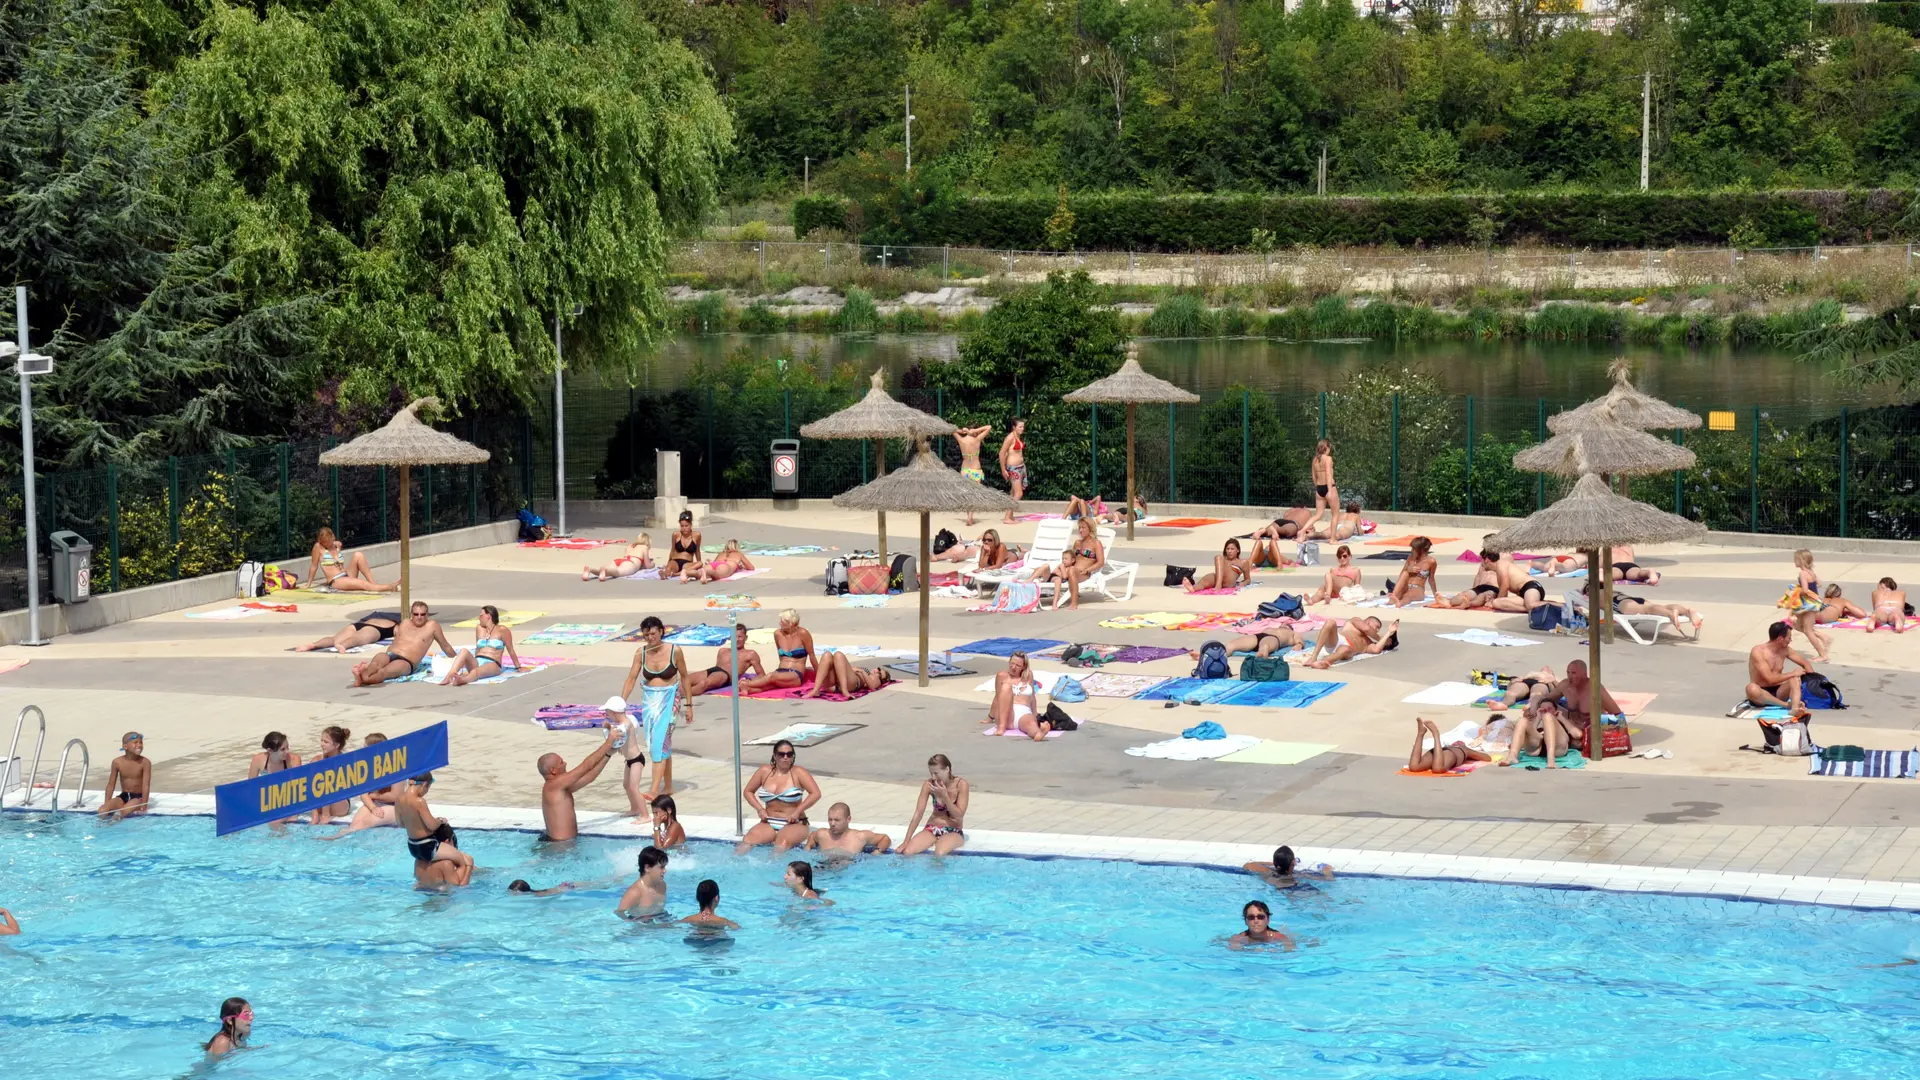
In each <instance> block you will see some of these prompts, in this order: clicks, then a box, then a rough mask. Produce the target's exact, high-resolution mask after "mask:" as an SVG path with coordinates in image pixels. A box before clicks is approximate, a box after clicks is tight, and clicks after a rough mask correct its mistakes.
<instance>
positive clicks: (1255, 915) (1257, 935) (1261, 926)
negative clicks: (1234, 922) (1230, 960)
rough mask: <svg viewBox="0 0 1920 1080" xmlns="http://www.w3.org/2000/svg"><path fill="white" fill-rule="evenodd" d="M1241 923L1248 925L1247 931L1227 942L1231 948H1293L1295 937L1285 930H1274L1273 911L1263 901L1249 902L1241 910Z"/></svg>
mask: <svg viewBox="0 0 1920 1080" xmlns="http://www.w3.org/2000/svg"><path fill="white" fill-rule="evenodd" d="M1240 921H1242V922H1244V923H1246V924H1247V928H1246V929H1245V930H1242V931H1240V932H1239V933H1237V934H1235V935H1233V937H1232V939H1230V940H1229V941H1228V942H1227V946H1228V947H1229V948H1234V949H1244V948H1246V947H1247V946H1249V945H1278V946H1280V947H1281V948H1283V949H1291V948H1293V935H1291V934H1289V933H1287V932H1286V931H1285V930H1275V929H1274V928H1273V909H1272V908H1269V907H1268V906H1267V905H1266V902H1265V901H1263V900H1249V901H1247V906H1246V907H1243V908H1241V909H1240Z"/></svg>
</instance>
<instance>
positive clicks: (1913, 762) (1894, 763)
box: [1807, 750, 1920, 780]
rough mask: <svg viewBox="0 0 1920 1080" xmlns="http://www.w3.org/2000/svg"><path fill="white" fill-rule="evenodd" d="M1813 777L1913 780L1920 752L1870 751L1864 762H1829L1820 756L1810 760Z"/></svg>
mask: <svg viewBox="0 0 1920 1080" xmlns="http://www.w3.org/2000/svg"><path fill="white" fill-rule="evenodd" d="M1808 760H1809V761H1810V762H1811V763H1812V764H1810V765H1809V766H1808V767H1807V772H1808V773H1809V774H1811V775H1813V776H1851V777H1870V778H1877V779H1881V780H1911V779H1913V777H1914V773H1915V771H1916V770H1917V769H1920V750H1869V751H1867V754H1866V760H1864V761H1828V760H1826V759H1825V758H1823V757H1821V756H1820V755H1819V754H1815V755H1813V757H1811V758H1809V759H1808Z"/></svg>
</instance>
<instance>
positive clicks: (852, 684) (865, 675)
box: [800, 652, 893, 698]
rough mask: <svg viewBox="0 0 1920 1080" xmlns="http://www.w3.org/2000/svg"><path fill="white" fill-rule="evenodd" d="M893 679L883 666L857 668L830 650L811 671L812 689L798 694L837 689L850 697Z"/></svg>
mask: <svg viewBox="0 0 1920 1080" xmlns="http://www.w3.org/2000/svg"><path fill="white" fill-rule="evenodd" d="M892 681H893V672H891V671H889V670H887V668H886V667H885V666H881V667H871V668H859V667H854V666H853V661H851V660H848V659H847V658H846V656H845V655H844V654H842V653H837V652H830V653H828V654H827V658H826V659H825V660H822V661H821V662H820V669H819V670H818V671H815V672H814V673H813V689H811V690H809V691H807V692H806V693H804V694H802V695H800V696H801V697H802V698H816V697H819V696H820V695H821V694H823V693H828V692H831V691H834V690H838V691H839V692H840V693H842V694H845V695H847V696H848V697H852V696H853V695H855V694H865V693H870V692H872V691H874V690H878V689H880V688H881V687H883V686H885V685H887V684H888V683H890V682H892Z"/></svg>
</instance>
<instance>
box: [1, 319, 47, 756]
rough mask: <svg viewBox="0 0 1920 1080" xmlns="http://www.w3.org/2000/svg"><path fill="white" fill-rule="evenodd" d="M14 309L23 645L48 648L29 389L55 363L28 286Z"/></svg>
mask: <svg viewBox="0 0 1920 1080" xmlns="http://www.w3.org/2000/svg"><path fill="white" fill-rule="evenodd" d="M13 308H14V312H15V317H16V319H17V321H18V326H19V331H20V343H19V345H17V346H15V347H14V348H13V349H12V350H9V351H11V352H12V353H13V355H14V356H15V357H17V360H16V361H15V362H16V365H17V367H18V370H19V372H20V462H21V471H22V472H23V473H24V476H23V477H22V478H21V494H22V495H23V496H24V497H25V498H24V502H25V505H24V506H23V507H22V508H21V509H22V510H24V511H25V514H26V526H27V638H26V640H25V641H22V642H21V643H20V644H22V645H45V644H47V639H46V638H43V637H41V636H40V520H39V516H38V515H37V513H36V512H35V509H34V490H33V391H32V390H30V389H28V388H27V377H28V376H29V375H31V374H35V373H44V372H47V371H51V370H52V361H51V360H48V359H47V358H46V357H43V356H35V355H34V354H33V352H32V350H30V349H29V348H28V347H27V287H26V286H25V285H16V286H14V288H13ZM4 355H6V352H4V351H0V356H4ZM29 784H31V781H29Z"/></svg>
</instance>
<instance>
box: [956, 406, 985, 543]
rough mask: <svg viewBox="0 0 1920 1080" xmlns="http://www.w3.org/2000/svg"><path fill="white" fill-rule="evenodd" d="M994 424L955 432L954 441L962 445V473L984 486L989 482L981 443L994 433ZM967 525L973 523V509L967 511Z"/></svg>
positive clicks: (959, 429)
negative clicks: (982, 457)
mask: <svg viewBox="0 0 1920 1080" xmlns="http://www.w3.org/2000/svg"><path fill="white" fill-rule="evenodd" d="M992 432H993V425H992V424H982V425H980V426H979V427H963V428H958V429H956V430H955V431H954V433H953V441H954V442H956V443H958V444H959V446H960V475H961V476H964V477H966V478H967V479H969V480H971V481H973V482H974V483H976V484H979V485H981V486H982V487H984V486H986V483H987V470H985V469H983V468H981V467H980V444H981V443H982V442H985V441H986V438H987V436H988V435H990V434H992ZM967 525H968V526H972V525H973V511H971V510H969V511H967Z"/></svg>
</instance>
